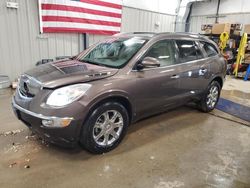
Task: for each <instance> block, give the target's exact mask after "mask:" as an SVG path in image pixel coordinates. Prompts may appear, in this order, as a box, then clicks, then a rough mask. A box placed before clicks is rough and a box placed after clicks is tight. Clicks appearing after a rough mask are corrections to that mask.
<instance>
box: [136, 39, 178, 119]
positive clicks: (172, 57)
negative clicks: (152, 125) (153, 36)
mask: <svg viewBox="0 0 250 188" xmlns="http://www.w3.org/2000/svg"><path fill="white" fill-rule="evenodd" d="M145 57H153V58H156V59H157V60H158V61H159V62H160V67H154V68H144V69H142V70H140V71H139V70H135V74H136V82H137V88H136V90H137V91H136V93H137V94H136V96H137V98H136V109H137V115H138V116H140V117H142V116H148V115H150V114H154V113H156V112H159V111H163V110H164V109H167V108H171V107H172V106H175V105H178V100H177V99H178V96H180V94H181V93H180V90H179V86H180V80H179V73H180V71H181V67H180V66H179V65H176V62H177V61H176V48H175V45H174V42H173V41H172V40H161V41H158V42H156V43H155V44H153V45H152V47H151V48H150V49H149V50H148V51H147V52H146V53H145V55H144V56H143V58H145ZM143 58H142V59H143Z"/></svg>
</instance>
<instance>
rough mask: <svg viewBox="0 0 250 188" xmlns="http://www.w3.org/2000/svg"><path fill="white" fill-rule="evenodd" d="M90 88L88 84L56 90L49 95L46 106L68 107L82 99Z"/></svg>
mask: <svg viewBox="0 0 250 188" xmlns="http://www.w3.org/2000/svg"><path fill="white" fill-rule="evenodd" d="M90 87H91V85H90V84H75V85H71V86H66V87H62V88H59V89H56V90H55V91H53V92H52V93H51V94H50V96H49V97H48V99H47V101H46V104H47V105H50V106H54V107H62V106H65V105H68V104H70V103H72V102H74V101H76V100H77V99H79V98H80V97H82V96H83V95H84V94H85V93H86V91H88V89H89V88H90Z"/></svg>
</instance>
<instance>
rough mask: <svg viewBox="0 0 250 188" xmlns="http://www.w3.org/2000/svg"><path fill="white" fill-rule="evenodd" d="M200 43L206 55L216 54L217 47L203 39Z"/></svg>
mask: <svg viewBox="0 0 250 188" xmlns="http://www.w3.org/2000/svg"><path fill="white" fill-rule="evenodd" d="M200 43H201V46H202V48H203V49H204V50H205V52H206V53H207V56H208V57H212V56H216V55H217V54H218V51H217V49H216V48H215V46H213V45H212V44H209V43H208V42H204V41H201V42H200Z"/></svg>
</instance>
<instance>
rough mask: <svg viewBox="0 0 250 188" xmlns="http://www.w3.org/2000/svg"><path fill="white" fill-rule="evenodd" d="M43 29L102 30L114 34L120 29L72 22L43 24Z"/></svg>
mask: <svg viewBox="0 0 250 188" xmlns="http://www.w3.org/2000/svg"><path fill="white" fill-rule="evenodd" d="M43 27H59V28H60V27H66V28H75V29H90V30H104V31H115V32H119V31H120V27H113V26H104V25H93V24H85V23H74V22H43Z"/></svg>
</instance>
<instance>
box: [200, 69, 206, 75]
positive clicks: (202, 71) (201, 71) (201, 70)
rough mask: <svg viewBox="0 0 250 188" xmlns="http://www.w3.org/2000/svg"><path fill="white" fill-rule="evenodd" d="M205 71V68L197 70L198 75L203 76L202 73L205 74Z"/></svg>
mask: <svg viewBox="0 0 250 188" xmlns="http://www.w3.org/2000/svg"><path fill="white" fill-rule="evenodd" d="M206 72H207V69H205V68H201V69H200V70H199V75H201V76H203V75H205V74H206Z"/></svg>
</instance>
